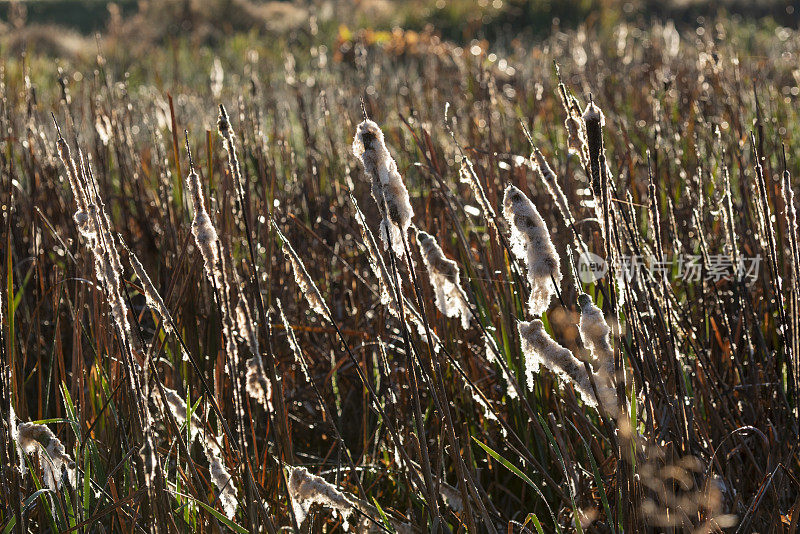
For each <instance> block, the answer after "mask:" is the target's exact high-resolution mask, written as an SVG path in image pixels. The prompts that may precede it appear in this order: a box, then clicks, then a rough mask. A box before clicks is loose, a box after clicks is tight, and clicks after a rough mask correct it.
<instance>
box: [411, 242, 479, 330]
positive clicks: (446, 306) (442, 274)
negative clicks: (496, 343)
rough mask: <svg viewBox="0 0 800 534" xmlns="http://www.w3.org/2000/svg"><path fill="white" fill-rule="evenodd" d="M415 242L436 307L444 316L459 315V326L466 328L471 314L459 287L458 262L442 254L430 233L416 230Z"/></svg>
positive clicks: (464, 295)
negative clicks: (429, 282) (426, 272)
mask: <svg viewBox="0 0 800 534" xmlns="http://www.w3.org/2000/svg"><path fill="white" fill-rule="evenodd" d="M417 243H418V244H419V251H420V254H421V255H422V260H423V261H424V262H425V266H426V267H427V268H428V275H429V276H430V281H431V286H432V287H433V290H434V292H435V294H436V307H437V308H439V311H441V312H442V313H443V314H444V315H445V316H446V317H460V318H461V327H462V328H464V329H465V330H466V329H467V328H469V320H470V318H471V317H472V314H471V313H470V311H469V305H468V303H467V295H466V294H465V293H464V290H463V289H462V288H461V273H460V272H459V269H458V264H457V263H456V262H454V261H453V260H450V259H448V258H447V257H446V256H445V255H444V251H443V250H442V249H441V247H440V246H439V244H438V243H437V242H436V240H435V239H434V238H433V236H431V235H430V234H428V233H426V232H424V231H422V230H417Z"/></svg>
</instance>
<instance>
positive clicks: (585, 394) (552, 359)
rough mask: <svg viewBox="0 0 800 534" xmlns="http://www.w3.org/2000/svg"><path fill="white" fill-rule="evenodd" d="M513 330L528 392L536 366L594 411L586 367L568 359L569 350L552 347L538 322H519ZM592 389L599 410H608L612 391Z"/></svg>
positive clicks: (552, 342) (570, 358) (555, 345)
mask: <svg viewBox="0 0 800 534" xmlns="http://www.w3.org/2000/svg"><path fill="white" fill-rule="evenodd" d="M517 327H518V329H519V335H520V339H521V341H522V352H523V354H524V355H525V375H526V378H527V383H528V389H530V390H533V373H535V372H537V371H538V370H539V367H540V366H541V367H545V368H547V369H549V370H550V371H551V372H553V373H554V374H555V375H556V376H558V378H559V379H560V380H562V381H564V382H570V383H572V385H573V387H574V388H575V390H576V391H577V392H578V393H579V394H580V395H581V397H582V398H583V402H585V403H586V404H587V405H589V406H592V407H594V408H596V407H597V399H596V398H595V396H594V392H593V390H592V384H591V382H590V381H589V375H588V373H587V372H586V367H585V366H584V365H583V363H582V362H581V361H580V360H578V359H577V358H576V357H575V356H573V355H572V353H571V352H570V351H569V349H567V348H565V347H562V346H561V345H559V344H558V343H556V342H555V341H554V340H553V338H551V337H550V336H549V335H548V334H547V332H546V331H545V329H544V323H542V321H540V320H539V319H534V320H533V321H529V322H524V321H520V323H519V324H518V325H517ZM596 386H597V387H598V391H599V394H600V398H601V400H602V402H603V407H604V408H606V407H612V406H613V400H614V399H613V391H611V390H610V389H609V388H608V387H607V386H605V387H601V384H596Z"/></svg>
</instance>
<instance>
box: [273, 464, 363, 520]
mask: <svg viewBox="0 0 800 534" xmlns="http://www.w3.org/2000/svg"><path fill="white" fill-rule="evenodd" d="M288 469H289V479H288V482H287V484H288V486H289V496H290V497H291V500H292V509H293V510H294V515H295V518H297V524H298V525H302V524H303V521H305V518H306V516H307V515H308V512H309V511H310V510H311V507H312V506H314V505H315V504H318V505H320V506H324V507H325V508H329V509H331V510H333V511H334V512H338V513H340V514H341V515H342V517H343V518H344V519H345V521H346V520H347V519H348V518H349V517H350V515H351V514H352V513H353V509H354V507H355V504H354V503H353V501H351V500H350V498H349V497H348V496H346V495H345V494H344V493H342V492H341V491H339V489H337V488H336V486H334V485H333V484H331V483H329V482H327V481H326V480H325V479H324V478H322V477H318V476H316V475H312V474H311V473H309V472H308V470H306V469H305V468H303V467H292V466H289V468H288Z"/></svg>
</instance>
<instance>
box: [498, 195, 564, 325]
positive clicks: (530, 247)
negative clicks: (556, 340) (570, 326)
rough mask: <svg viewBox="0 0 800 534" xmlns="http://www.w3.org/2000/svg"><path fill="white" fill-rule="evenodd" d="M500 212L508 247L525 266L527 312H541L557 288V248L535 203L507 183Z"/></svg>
mask: <svg viewBox="0 0 800 534" xmlns="http://www.w3.org/2000/svg"><path fill="white" fill-rule="evenodd" d="M503 216H504V217H505V218H506V220H507V221H508V223H509V225H510V227H511V250H512V251H513V253H514V255H515V256H516V257H517V258H518V259H520V260H522V261H523V262H524V263H525V265H526V267H527V269H528V281H529V282H530V285H531V294H530V298H529V300H528V308H529V310H530V313H531V315H542V314H543V313H544V312H545V311H547V308H548V307H549V306H550V299H551V298H552V296H553V294H554V293H555V292H556V290H557V288H556V286H555V284H559V283H561V266H560V259H559V257H558V252H556V249H555V247H554V246H553V242H552V241H551V240H550V232H549V231H548V229H547V227H546V226H545V223H544V219H542V216H541V215H539V211H538V210H537V209H536V206H534V205H533V202H531V201H530V199H529V198H528V197H527V196H526V195H525V193H523V192H522V191H520V190H519V189H518V188H516V187H514V186H513V185H511V184H509V185H508V187H506V190H505V195H504V197H503Z"/></svg>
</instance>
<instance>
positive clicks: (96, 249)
mask: <svg viewBox="0 0 800 534" xmlns="http://www.w3.org/2000/svg"><path fill="white" fill-rule="evenodd" d="M53 121H54V122H55V116H53ZM56 128H57V129H58V124H56ZM57 145H58V151H59V155H60V156H61V161H62V163H63V164H64V167H65V168H66V170H67V176H68V177H69V180H70V186H71V189H72V193H73V197H74V200H75V204H76V205H77V208H78V209H77V211H76V212H75V215H74V219H75V222H76V224H77V226H78V229H79V231H80V232H81V234H82V235H83V236H84V237H85V238H86V239H87V241H88V244H87V247H88V248H89V250H90V251H91V252H92V255H93V258H94V268H95V274H96V276H97V279H98V281H99V282H100V283H101V284H102V285H103V287H104V290H105V294H106V298H107V301H108V304H109V307H110V309H111V317H112V319H113V320H114V323H115V324H116V326H117V328H118V330H119V332H120V334H121V335H122V336H124V338H125V340H126V341H127V343H128V345H129V346H130V347H131V348H134V349H138V348H139V346H138V345H139V344H138V341H137V338H136V337H134V336H132V335H131V326H130V322H129V321H128V315H127V305H126V304H125V300H124V299H123V298H122V281H121V280H122V262H121V260H120V257H119V253H118V252H117V248H116V239H115V237H114V234H113V233H112V232H111V219H110V218H109V216H108V213H106V210H105V205H104V204H103V200H102V198H100V196H99V194H98V190H99V188H98V186H97V182H96V180H95V178H94V174H93V173H92V168H91V165H90V163H89V161H87V160H84V156H83V153H82V152H81V151H78V156H79V159H80V166H78V165H76V163H75V160H74V159H73V158H72V156H71V155H70V151H69V146H68V145H67V142H66V141H65V140H64V138H63V137H62V136H61V130H60V129H58V140H57ZM129 363H132V360H131V361H130V362H129ZM130 386H131V388H132V389H134V390H138V389H139V384H138V376H136V375H134V376H133V377H132V381H131V384H130Z"/></svg>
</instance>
